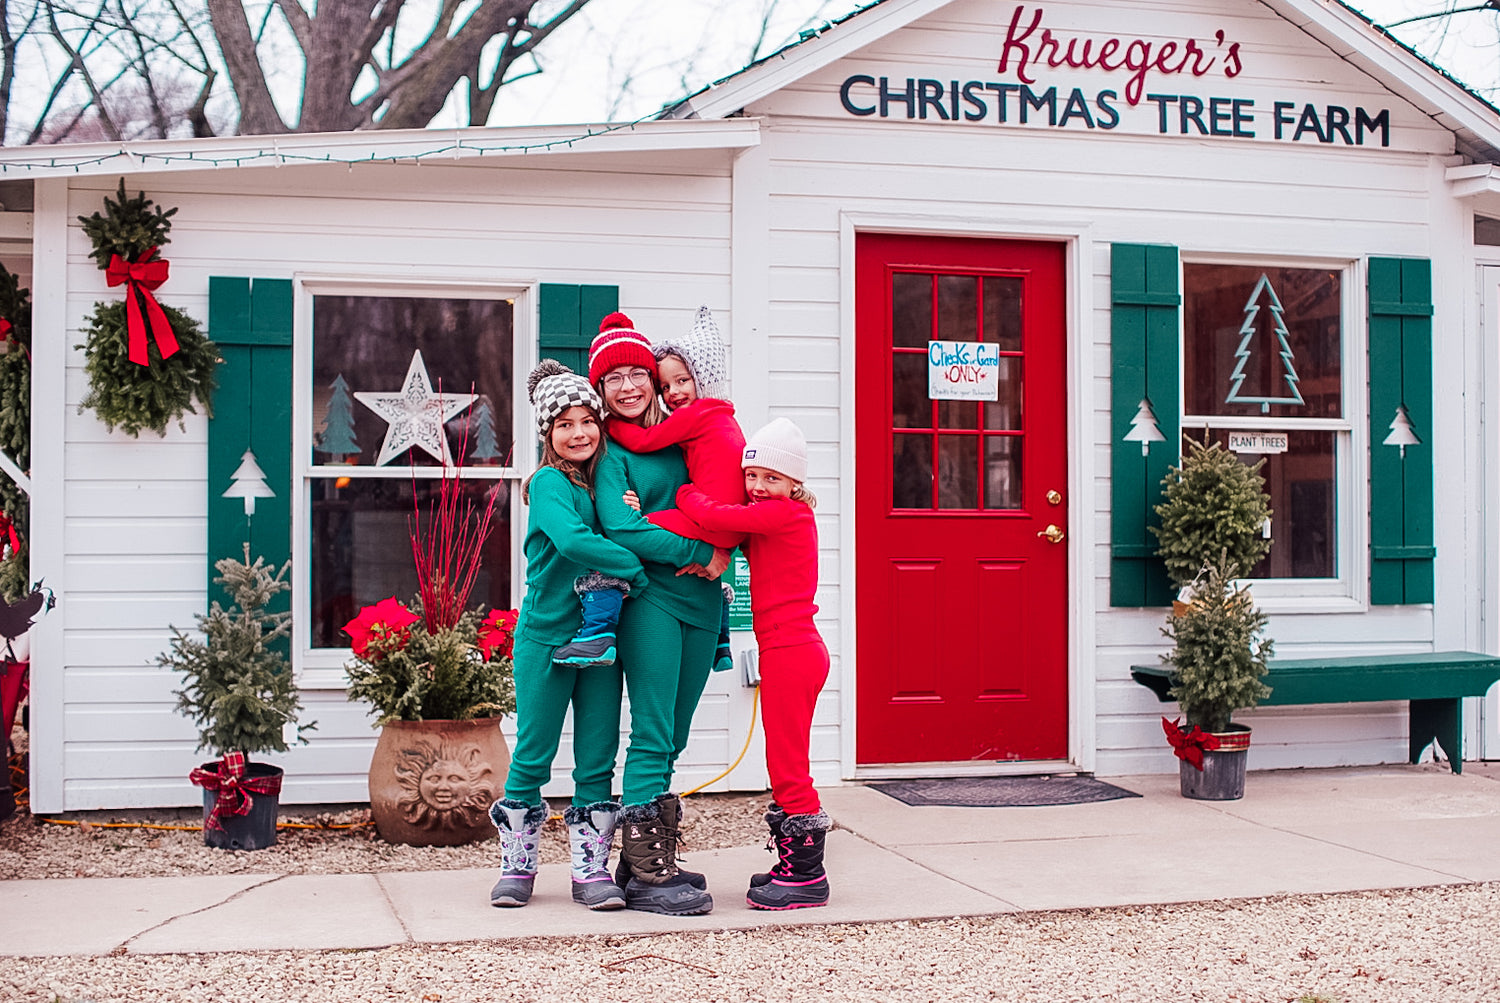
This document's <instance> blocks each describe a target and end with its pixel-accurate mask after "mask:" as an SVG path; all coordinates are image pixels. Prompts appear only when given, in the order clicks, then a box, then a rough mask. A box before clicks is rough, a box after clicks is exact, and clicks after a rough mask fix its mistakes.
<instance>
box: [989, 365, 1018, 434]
mask: <svg viewBox="0 0 1500 1003" xmlns="http://www.w3.org/2000/svg"><path fill="white" fill-rule="evenodd" d="M995 381H996V382H997V383H998V384H999V385H1000V393H999V400H993V401H986V402H985V404H984V427H985V428H991V429H1004V430H1006V431H1007V432H1019V431H1020V430H1021V428H1022V427H1023V426H1022V424H1021V399H1022V395H1021V357H1020V356H1016V355H1002V356H1000V367H999V369H998V370H997V371H996V373H995Z"/></svg>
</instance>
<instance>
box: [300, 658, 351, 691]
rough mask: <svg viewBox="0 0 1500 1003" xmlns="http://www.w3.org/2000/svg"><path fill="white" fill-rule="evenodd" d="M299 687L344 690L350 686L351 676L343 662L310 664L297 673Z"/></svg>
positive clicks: (304, 688)
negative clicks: (336, 663)
mask: <svg viewBox="0 0 1500 1003" xmlns="http://www.w3.org/2000/svg"><path fill="white" fill-rule="evenodd" d="M297 688H298V689H303V690H337V691H339V692H342V691H344V690H347V689H348V688H349V676H348V674H347V673H346V672H345V671H344V667H343V665H342V664H340V665H310V666H307V667H306V668H304V669H303V670H302V671H301V672H299V673H297Z"/></svg>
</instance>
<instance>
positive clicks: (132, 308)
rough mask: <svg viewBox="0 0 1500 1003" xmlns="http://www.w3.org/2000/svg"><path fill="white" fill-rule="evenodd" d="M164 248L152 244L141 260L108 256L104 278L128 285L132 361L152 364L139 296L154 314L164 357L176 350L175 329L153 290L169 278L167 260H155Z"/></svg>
mask: <svg viewBox="0 0 1500 1003" xmlns="http://www.w3.org/2000/svg"><path fill="white" fill-rule="evenodd" d="M159 250H161V248H158V247H153V248H151V249H150V250H148V251H147V252H146V253H145V254H143V255H141V257H140V260H139V261H135V262H128V261H126V260H125V259H124V258H122V257H120V256H119V255H118V254H116V255H113V256H112V257H111V258H110V259H109V267H108V268H106V269H105V270H104V278H105V280H106V281H108V282H109V284H110V285H111V286H118V285H124V286H125V315H126V322H127V328H128V330H129V331H130V361H131V362H134V363H136V364H137V365H142V366H145V365H149V364H150V363H149V361H148V360H147V358H146V321H145V319H144V318H142V317H141V304H140V302H138V301H137V299H136V296H137V294H139V296H140V299H141V300H144V301H145V303H146V315H147V316H148V317H150V318H151V333H152V334H155V335H156V347H157V348H160V349H161V357H162V358H163V359H165V358H167V357H169V356H170V355H171V354H172V353H173V352H175V351H177V336H176V335H175V334H173V333H172V324H171V322H170V321H168V320H167V315H166V313H165V312H164V311H163V310H162V308H161V304H160V303H158V302H156V297H155V296H152V295H151V290H153V289H156V288H158V287H159V286H160V285H161V284H162V283H163V282H165V281H167V267H168V266H167V262H165V261H162V260H155V261H153V260H152V258H154V257H155V256H156V252H157V251H159Z"/></svg>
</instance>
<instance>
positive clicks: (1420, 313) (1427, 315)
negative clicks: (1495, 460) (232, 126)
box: [1369, 258, 1437, 605]
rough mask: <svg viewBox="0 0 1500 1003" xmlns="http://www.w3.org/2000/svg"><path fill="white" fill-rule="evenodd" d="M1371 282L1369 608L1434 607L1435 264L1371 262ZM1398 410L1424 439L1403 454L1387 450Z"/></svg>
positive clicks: (1402, 260)
mask: <svg viewBox="0 0 1500 1003" xmlns="http://www.w3.org/2000/svg"><path fill="white" fill-rule="evenodd" d="M1369 282H1370V285H1369V293H1370V602H1371V603H1373V604H1376V605H1395V604H1400V603H1430V602H1432V599H1433V586H1432V563H1433V558H1434V557H1435V556H1436V555H1437V550H1436V548H1434V547H1433V542H1432V312H1433V311H1432V262H1430V261H1428V260H1426V259H1425V258H1371V259H1370V280H1369ZM1398 408H1405V410H1406V417H1407V419H1408V422H1409V424H1410V428H1411V431H1412V432H1414V433H1415V436H1416V437H1417V438H1419V439H1420V440H1421V441H1420V442H1418V443H1412V444H1410V445H1407V446H1406V448H1405V450H1404V451H1403V450H1402V449H1400V448H1399V447H1398V446H1396V445H1386V444H1385V440H1386V439H1387V438H1388V437H1390V436H1391V435H1392V428H1391V423H1392V422H1393V421H1395V420H1396V415H1397V409H1398ZM1403 452H1404V454H1405V455H1404V456H1403V455H1402V454H1403Z"/></svg>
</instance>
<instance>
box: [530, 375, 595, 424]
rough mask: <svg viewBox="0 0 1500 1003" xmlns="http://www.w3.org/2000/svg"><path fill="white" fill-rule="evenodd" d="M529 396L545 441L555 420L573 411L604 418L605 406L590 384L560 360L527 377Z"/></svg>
mask: <svg viewBox="0 0 1500 1003" xmlns="http://www.w3.org/2000/svg"><path fill="white" fill-rule="evenodd" d="M526 396H528V397H530V398H531V403H532V405H533V406H534V407H535V408H536V425H537V434H538V435H540V436H541V437H542V438H544V439H545V438H546V437H547V432H548V430H549V429H551V428H552V422H553V419H555V418H556V417H557V416H558V415H560V414H562V413H563V412H564V411H566V410H567V409H568V408H570V407H580V406H581V407H586V408H592V409H593V411H594V414H595V415H596V416H598V415H602V414H604V402H603V401H602V400H600V399H599V394H598V393H596V392H595V390H594V388H593V387H591V386H589V381H588V380H586V379H584V378H583V377H582V376H579V375H578V374H577V373H575V372H573V370H571V369H569V368H568V367H567V366H565V365H563V364H562V363H561V362H558V361H557V360H556V359H543V360H542V361H541V363H539V364H538V365H537V367H536V368H535V369H533V370H532V371H531V375H530V376H528V377H526Z"/></svg>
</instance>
